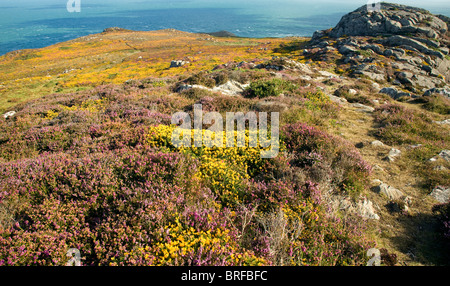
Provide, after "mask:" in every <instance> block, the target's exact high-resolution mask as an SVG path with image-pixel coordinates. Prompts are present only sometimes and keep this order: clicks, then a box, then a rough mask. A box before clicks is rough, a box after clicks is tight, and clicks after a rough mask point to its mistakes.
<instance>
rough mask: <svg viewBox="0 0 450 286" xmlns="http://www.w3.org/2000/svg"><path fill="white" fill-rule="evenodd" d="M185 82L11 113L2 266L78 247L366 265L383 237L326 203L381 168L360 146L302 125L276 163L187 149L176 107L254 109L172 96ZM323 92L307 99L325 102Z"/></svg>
mask: <svg viewBox="0 0 450 286" xmlns="http://www.w3.org/2000/svg"><path fill="white" fill-rule="evenodd" d="M224 73H225V74H230V75H231V74H232V71H227V70H225V71H222V74H224ZM180 80H183V79H179V78H167V79H165V80H163V81H157V80H155V79H152V78H149V79H145V80H139V81H137V80H135V81H129V82H127V83H124V84H122V85H104V86H99V87H97V88H95V89H93V90H89V91H80V92H76V93H70V94H66V96H64V97H61V96H60V95H57V94H53V95H48V96H45V97H43V98H41V99H37V100H34V101H30V102H28V103H25V104H21V105H20V106H18V108H17V115H16V116H15V117H13V118H8V119H5V118H1V119H0V125H1V127H2V128H1V130H2V131H1V132H0V136H1V137H0V138H1V140H0V146H1V148H0V150H1V153H0V156H1V160H0V181H1V184H0V186H1V187H0V214H1V217H0V223H1V224H0V225H1V228H0V233H1V235H0V264H1V265H64V264H65V263H66V262H67V261H66V260H67V257H66V252H67V250H68V249H70V248H77V249H79V250H80V252H81V254H82V264H83V265H364V264H365V263H366V261H367V257H366V251H367V249H369V248H370V247H372V246H374V243H373V242H372V241H371V240H370V239H369V238H368V237H367V235H366V234H365V232H364V231H365V229H366V226H365V225H366V224H365V221H364V220H363V219H362V218H359V217H350V216H343V215H339V214H336V213H333V212H330V206H329V205H328V202H327V200H326V199H324V197H326V196H327V194H328V192H329V189H330V187H331V188H332V189H334V190H336V191H337V192H343V193H352V194H358V193H359V192H360V191H361V190H362V189H363V188H364V186H365V184H366V179H367V177H368V175H369V174H370V167H369V166H368V164H367V163H366V162H364V160H363V159H362V157H360V155H359V154H358V152H357V150H356V149H355V148H354V147H353V146H351V145H350V144H349V143H347V142H345V141H344V140H342V139H338V138H337V137H335V136H332V135H330V134H328V133H327V132H325V131H322V130H321V129H319V128H318V127H314V126H311V125H308V124H306V123H296V124H286V125H284V126H283V128H282V131H281V132H282V141H281V145H282V146H281V152H280V154H279V156H277V157H276V158H273V159H262V158H261V157H260V151H261V150H260V149H259V147H256V148H254V147H239V148H238V147H235V148H217V147H206V146H202V147H189V148H176V147H175V146H173V145H171V141H170V136H171V134H172V132H173V130H174V126H172V125H170V123H171V114H173V113H175V112H177V111H179V110H185V111H187V112H191V111H192V105H193V104H194V103H196V102H200V103H202V104H204V106H205V110H214V111H218V112H227V111H234V110H235V111H245V110H248V111H250V110H252V108H253V107H254V99H250V98H248V99H247V98H229V97H227V96H223V95H217V96H213V97H211V96H209V95H205V96H204V97H201V98H200V99H192V98H191V97H190V96H189V95H187V94H185V93H184V92H181V93H174V94H171V95H170V96H161V94H167V93H168V92H170V90H172V89H173V88H175V87H176V86H177V85H179V81H180ZM161 82H164V83H161ZM219 82H220V81H219ZM211 84H212V83H211ZM299 94H301V93H300V92H297V93H296V94H294V95H292V97H293V98H295V97H297V96H299ZM312 94H313V93H307V95H308V96H305V100H304V101H303V104H304V103H305V102H310V103H308V104H309V108H314V109H319V108H320V106H323V104H324V103H323V102H322V101H321V100H320V97H317V96H315V97H313V96H312ZM308 97H309V98H310V99H308ZM286 102H287V104H291V103H290V101H289V99H287V101H286ZM325 104H329V103H325ZM203 134H205V131H204V132H203ZM234 135H235V134H234V133H233V135H230V134H226V133H224V138H226V136H234ZM248 140H250V138H249V133H246V141H247V142H248ZM330 150H332V151H333V152H329V151H330ZM355 196H356V195H355Z"/></svg>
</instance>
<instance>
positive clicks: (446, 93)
mask: <svg viewBox="0 0 450 286" xmlns="http://www.w3.org/2000/svg"><path fill="white" fill-rule="evenodd" d="M433 94H441V95H443V96H445V97H447V98H450V89H447V88H430V89H428V90H427V91H425V93H424V94H423V96H431V95H433Z"/></svg>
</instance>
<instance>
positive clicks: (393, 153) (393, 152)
mask: <svg viewBox="0 0 450 286" xmlns="http://www.w3.org/2000/svg"><path fill="white" fill-rule="evenodd" d="M401 153H402V152H401V151H400V150H398V149H395V148H392V149H391V151H389V154H388V155H387V157H386V158H384V159H385V160H386V161H389V162H393V161H394V160H395V158H396V157H398V156H400V154H401Z"/></svg>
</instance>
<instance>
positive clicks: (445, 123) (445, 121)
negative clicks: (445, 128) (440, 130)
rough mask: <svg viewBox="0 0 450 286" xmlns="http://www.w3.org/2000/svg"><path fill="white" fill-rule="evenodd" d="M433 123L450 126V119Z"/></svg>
mask: <svg viewBox="0 0 450 286" xmlns="http://www.w3.org/2000/svg"><path fill="white" fill-rule="evenodd" d="M433 122H434V123H436V124H441V125H448V124H450V119H445V120H442V121H433Z"/></svg>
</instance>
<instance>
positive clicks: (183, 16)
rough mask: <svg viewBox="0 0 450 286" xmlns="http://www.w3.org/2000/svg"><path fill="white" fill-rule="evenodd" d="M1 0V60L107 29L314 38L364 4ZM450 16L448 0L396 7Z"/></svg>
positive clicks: (356, 0) (329, 0)
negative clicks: (73, 6)
mask: <svg viewBox="0 0 450 286" xmlns="http://www.w3.org/2000/svg"><path fill="white" fill-rule="evenodd" d="M80 3H81V12H79V13H76V12H75V13H69V12H68V11H67V8H66V4H67V0H0V55H3V54H5V53H7V52H10V51H14V50H18V49H29V48H41V47H45V46H48V45H52V44H55V43H58V42H63V41H67V40H70V39H74V38H78V37H81V36H85V35H89V34H94V33H99V32H101V31H103V29H105V28H108V27H121V28H126V29H132V30H139V31H149V30H159V29H166V28H173V29H177V30H182V31H187V32H196V33H197V32H198V33H205V32H206V33H208V32H216V31H220V30H227V31H230V32H232V33H234V34H236V35H238V36H242V37H286V36H308V37H309V36H312V34H313V33H314V32H315V31H317V30H323V29H328V28H331V27H333V26H335V25H336V24H337V23H338V22H339V20H340V19H341V17H342V16H343V15H345V14H346V13H348V12H351V11H353V10H355V9H357V8H359V7H361V6H363V5H365V4H366V3H367V1H366V0H336V1H333V0H315V1H314V0H309V1H306V0H279V1H277V0H273V1H268V0H259V1H258V0H241V1H238V0H228V1H224V0H219V1H214V0H146V1H145V0H140V1H139V0H130V1H128V0H102V1H100V0H80ZM397 3H401V4H407V5H412V6H417V7H421V8H425V9H428V10H430V11H431V12H432V13H439V14H444V15H447V16H450V2H449V1H448V0H445V1H444V0H430V1H427V3H422V1H417V0H412V1H397Z"/></svg>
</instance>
